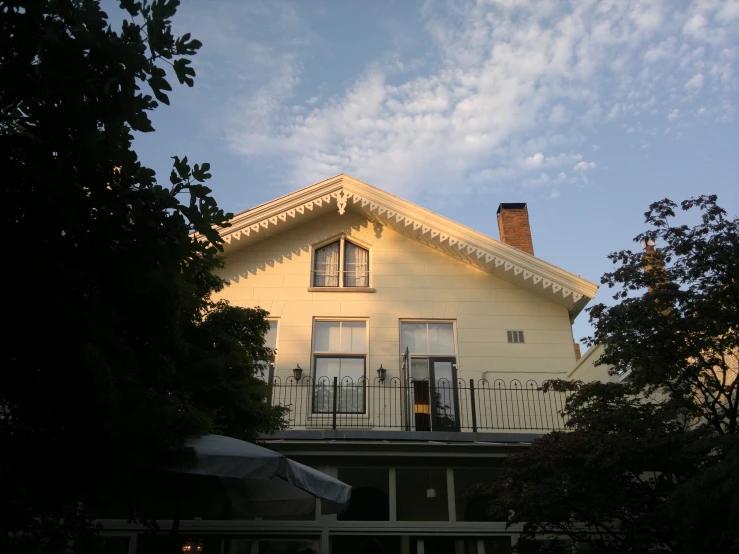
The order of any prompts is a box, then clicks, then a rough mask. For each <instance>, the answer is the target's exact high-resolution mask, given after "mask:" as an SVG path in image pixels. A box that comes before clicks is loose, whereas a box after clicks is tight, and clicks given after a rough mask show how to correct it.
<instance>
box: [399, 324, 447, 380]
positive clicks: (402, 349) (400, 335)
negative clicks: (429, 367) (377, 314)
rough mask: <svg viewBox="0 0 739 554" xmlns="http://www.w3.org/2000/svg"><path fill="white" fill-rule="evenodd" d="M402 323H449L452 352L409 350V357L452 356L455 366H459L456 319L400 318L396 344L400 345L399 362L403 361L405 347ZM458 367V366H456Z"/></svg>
mask: <svg viewBox="0 0 739 554" xmlns="http://www.w3.org/2000/svg"><path fill="white" fill-rule="evenodd" d="M404 323H451V324H452V334H453V335H454V352H447V353H444V354H414V353H413V352H409V356H410V357H411V358H449V357H454V359H455V360H456V364H457V366H459V354H458V352H459V344H458V340H457V320H456V319H446V318H445V319H430V318H424V319H400V320H399V322H398V344H399V345H400V363H401V365H402V363H403V354H405V348H403V324H404ZM458 369H459V368H458Z"/></svg>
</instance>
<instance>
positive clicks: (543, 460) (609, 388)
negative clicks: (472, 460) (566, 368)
mask: <svg viewBox="0 0 739 554" xmlns="http://www.w3.org/2000/svg"><path fill="white" fill-rule="evenodd" d="M675 208H677V206H676V205H675V204H674V203H673V202H671V201H670V200H662V201H660V202H656V203H654V204H652V205H651V206H650V209H649V211H648V212H647V213H646V214H645V216H646V222H647V224H648V225H649V229H648V231H647V232H645V233H643V234H641V235H639V236H637V237H636V239H635V240H636V241H638V242H641V241H644V242H645V243H646V244H649V242H648V241H650V240H653V241H656V242H657V243H658V244H660V245H662V248H660V249H659V250H656V251H651V250H648V251H647V252H631V251H628V250H627V251H623V252H618V253H614V254H611V256H610V258H611V260H613V262H614V263H615V264H617V267H616V269H615V270H614V271H613V272H611V273H607V274H606V275H605V276H604V277H603V279H602V282H603V283H604V284H607V285H608V286H609V287H615V288H617V291H616V294H615V296H614V298H615V299H617V300H619V302H618V303H617V304H615V305H613V306H606V305H604V304H598V305H596V306H594V307H593V308H591V309H590V317H591V322H592V323H593V324H594V326H595V334H594V336H593V337H591V338H589V339H588V341H589V343H590V344H591V345H592V344H594V343H598V344H601V345H603V352H604V353H603V355H602V356H601V358H600V359H599V360H598V363H601V364H607V365H609V366H610V372H611V373H612V374H619V375H623V376H625V377H626V379H625V382H622V383H598V382H594V383H587V384H586V383H582V382H579V381H578V382H566V381H553V382H549V383H547V385H546V386H547V387H548V388H549V389H552V390H569V391H571V395H570V396H569V397H568V401H567V404H566V408H565V410H564V411H565V415H567V416H568V417H569V421H568V426H569V427H570V430H569V431H568V432H555V433H551V434H549V435H546V436H544V437H541V438H539V439H537V440H536V441H534V443H533V444H532V446H531V448H530V449H528V450H527V451H526V452H524V453H522V454H520V455H517V456H514V457H512V458H511V459H510V460H509V462H508V464H507V470H506V471H505V474H504V477H503V478H502V479H501V480H500V481H499V482H497V483H496V484H495V486H493V487H491V488H488V489H487V490H485V491H483V493H482V494H484V495H486V496H487V497H488V498H489V500H490V501H491V506H493V507H494V508H495V509H497V510H501V509H503V510H505V511H506V513H508V514H509V516H508V522H509V524H522V525H523V534H522V540H521V543H520V544H521V551H525V550H526V548H527V545H531V544H532V541H536V540H542V539H546V538H549V537H559V538H560V539H562V538H566V539H569V540H570V541H571V542H572V544H573V547H574V548H575V549H576V550H579V549H580V548H583V549H586V550H587V551H588V552H598V553H616V552H618V553H634V554H636V553H639V554H641V553H656V552H674V553H691V552H714V553H724V552H737V551H739V471H738V470H739V435H738V434H737V402H738V398H737V387H738V386H739V381H738V379H737V367H738V366H737V353H738V352H739V345H738V344H737V333H738V332H739V321H738V318H737V313H739V273H738V272H739V221H738V220H737V219H736V218H734V219H730V218H729V217H728V216H727V214H726V212H725V211H724V210H723V209H721V208H720V207H719V206H718V204H717V203H716V197H715V196H702V197H700V198H697V199H692V200H687V201H685V202H683V203H682V208H683V210H686V211H687V210H692V209H696V208H697V209H698V210H699V211H700V213H701V220H700V223H699V224H698V225H696V226H694V227H688V226H687V225H671V219H672V218H674V217H676V214H675ZM544 544H546V543H544ZM555 550H556V547H554V546H553V547H552V548H551V549H550V551H555Z"/></svg>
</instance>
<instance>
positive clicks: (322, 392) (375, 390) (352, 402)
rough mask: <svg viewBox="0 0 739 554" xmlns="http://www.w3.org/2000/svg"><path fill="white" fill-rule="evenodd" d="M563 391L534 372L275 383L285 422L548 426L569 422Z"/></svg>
mask: <svg viewBox="0 0 739 554" xmlns="http://www.w3.org/2000/svg"><path fill="white" fill-rule="evenodd" d="M566 398H567V393H564V392H555V391H547V392H545V391H544V390H542V388H541V387H540V386H539V385H538V384H537V383H536V382H535V381H531V380H529V381H526V382H525V383H522V382H521V381H518V380H513V381H510V382H509V383H505V382H504V381H502V380H500V379H496V380H493V381H487V380H479V381H477V382H475V381H474V380H473V379H470V380H469V381H464V380H462V379H459V380H457V381H456V382H452V381H447V380H444V379H442V380H438V381H436V382H430V381H429V380H422V381H416V380H413V379H410V380H401V379H399V378H397V377H395V378H392V379H387V380H385V381H381V380H380V379H378V378H376V379H374V381H372V382H369V381H368V380H366V379H360V380H358V381H354V380H352V379H350V378H344V379H338V378H336V377H334V378H333V379H329V378H326V377H322V378H320V379H319V380H318V381H314V380H313V379H312V378H311V377H304V378H302V379H300V380H299V381H296V380H295V379H293V378H292V377H289V378H288V379H286V380H285V381H284V382H283V381H282V380H281V379H280V378H279V377H277V378H275V379H274V381H273V385H272V403H273V404H274V405H278V406H283V407H285V408H287V412H286V414H285V418H286V420H285V423H286V427H287V428H288V429H376V430H403V431H473V432H478V431H486V432H489V431H539V432H547V431H551V430H564V429H565V428H566V422H567V420H566V418H565V417H564V416H563V414H562V410H563V408H564V406H565V401H566Z"/></svg>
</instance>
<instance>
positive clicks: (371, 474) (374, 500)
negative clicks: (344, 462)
mask: <svg viewBox="0 0 739 554" xmlns="http://www.w3.org/2000/svg"><path fill="white" fill-rule="evenodd" d="M388 473H389V472H388V470H387V468H369V467H362V468H343V467H340V468H339V476H338V478H339V481H343V482H344V483H346V484H347V485H351V487H352V496H351V500H350V501H349V508H348V509H347V511H346V512H344V513H342V514H339V515H338V516H337V519H338V520H339V521H390V480H389V479H390V478H389V476H388ZM342 552H343V551H342Z"/></svg>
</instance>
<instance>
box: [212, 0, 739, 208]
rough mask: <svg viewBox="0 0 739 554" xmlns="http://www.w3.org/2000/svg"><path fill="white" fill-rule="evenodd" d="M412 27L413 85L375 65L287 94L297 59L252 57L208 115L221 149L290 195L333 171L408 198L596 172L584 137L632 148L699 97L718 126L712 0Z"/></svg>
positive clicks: (719, 81) (730, 79) (402, 66)
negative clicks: (416, 30) (276, 180)
mask: <svg viewBox="0 0 739 554" xmlns="http://www.w3.org/2000/svg"><path fill="white" fill-rule="evenodd" d="M422 13H423V16H424V18H425V24H426V29H427V32H428V36H429V37H430V40H431V41H432V43H433V48H432V49H431V51H430V52H429V54H428V60H429V63H427V64H426V65H425V66H424V70H425V71H426V72H425V73H419V72H418V71H415V70H409V69H408V67H409V66H410V65H412V64H411V63H410V61H412V60H404V59H402V57H399V55H398V54H396V53H393V54H392V55H378V56H377V59H376V60H375V61H373V62H372V63H370V64H368V65H367V66H365V67H362V68H359V73H358V74H357V75H356V77H354V78H352V79H350V80H349V81H348V82H347V83H344V84H342V85H341V86H339V87H334V88H329V89H328V91H327V90H321V91H316V90H308V91H302V92H301V90H300V89H301V87H302V86H304V75H303V71H304V65H305V63H304V61H305V59H306V56H307V55H308V54H307V51H309V49H307V48H305V46H304V45H301V46H300V47H296V48H293V49H290V48H288V49H287V50H283V51H280V52H271V51H269V49H267V51H266V52H265V53H264V55H263V58H264V62H263V63H264V64H267V65H271V66H272V71H271V74H270V78H269V79H266V80H264V81H263V83H264V84H263V85H262V86H260V87H259V88H258V89H256V90H254V89H253V88H251V89H248V91H247V92H246V93H241V92H239V93H235V94H234V99H233V100H232V101H231V102H230V103H228V104H227V106H226V107H225V108H224V111H227V116H224V118H223V119H224V123H223V126H224V129H225V131H224V132H225V135H226V136H227V139H228V141H229V144H230V146H231V148H233V149H234V150H235V151H237V152H239V153H242V154H244V155H246V156H250V157H251V156H260V157H272V158H275V159H277V160H279V165H280V167H282V168H283V172H284V177H285V181H286V184H287V186H289V187H291V188H292V187H294V186H305V185H307V184H309V183H311V182H314V181H317V180H320V179H322V178H325V177H326V176H329V175H332V174H335V173H339V172H346V173H349V174H353V175H356V176H357V177H359V178H361V179H364V180H366V181H368V182H370V183H375V184H377V185H379V186H381V187H383V188H387V189H390V190H392V191H395V192H400V193H403V194H405V195H407V196H411V197H412V196H415V195H417V194H420V193H421V192H424V191H429V190H435V191H438V190H447V188H445V187H441V186H440V185H442V184H446V183H450V182H452V183H460V182H465V181H468V182H470V183H472V184H474V185H475V186H483V185H486V184H490V183H498V182H510V183H524V182H528V181H526V180H527V179H528V180H529V181H537V180H538V181H541V180H542V179H543V177H542V175H547V179H551V181H552V182H554V181H556V180H557V179H559V176H560V175H564V172H559V173H558V174H557V177H554V178H551V177H549V174H548V173H546V172H544V173H542V169H544V168H551V169H548V171H551V174H552V175H555V172H557V171H559V169H561V168H566V167H572V168H573V170H574V171H576V172H578V174H580V175H582V174H583V173H584V172H585V171H586V170H590V169H594V168H596V164H595V162H586V161H585V160H583V159H582V155H581V154H577V153H576V152H578V151H582V148H584V147H585V148H586V147H587V146H586V145H587V144H589V142H586V141H588V137H592V130H593V126H594V125H612V124H610V123H609V120H616V121H617V123H618V124H619V125H620V124H621V123H623V127H622V129H623V130H620V131H619V130H617V131H616V132H619V133H627V134H628V133H633V134H634V135H635V136H636V137H639V135H640V134H641V135H643V134H647V133H648V132H649V129H653V128H654V127H655V126H656V125H658V123H657V122H658V121H660V120H661V118H662V117H663V114H665V113H667V114H668V115H667V119H668V120H673V119H676V118H677V117H678V116H679V115H680V109H678V108H676V107H675V106H680V108H682V109H683V111H684V112H685V113H691V112H694V111H695V110H696V109H697V106H691V105H686V104H687V103H689V102H693V101H694V100H695V98H696V97H697V95H696V94H695V93H696V92H697V91H699V90H701V91H702V95H703V96H709V95H710V98H703V97H701V102H707V101H710V102H711V104H712V105H715V106H723V109H722V112H721V115H717V116H716V117H724V118H731V117H733V111H734V108H733V105H734V102H735V100H734V96H735V93H736V88H737V87H738V86H739V85H737V79H736V76H735V68H736V63H737V58H738V57H739V55H738V54H737V48H736V47H735V46H734V45H733V44H732V42H731V40H729V39H730V38H731V37H733V36H734V35H732V34H731V33H730V32H729V30H728V29H729V27H728V26H726V27H722V25H723V24H722V23H721V22H722V21H724V22H725V21H733V20H734V18H735V14H734V11H733V8H729V9H727V8H726V7H725V6H723V5H722V3H721V2H717V1H716V0H695V1H693V2H692V3H691V4H690V5H688V6H687V7H686V8H685V9H684V10H680V9H674V7H673V6H672V4H671V3H670V2H669V1H668V0H652V1H651V2H646V1H640V0H633V1H627V0H624V1H618V2H600V3H596V2H590V1H587V2H586V1H582V0H563V1H562V2H542V1H533V0H531V1H520V2H513V1H503V0H496V1H493V0H477V1H475V2H473V1H461V2H454V1H451V0H449V1H447V0H427V2H426V3H425V5H424V7H423V10H422ZM431 62H433V63H431ZM414 63H415V62H414ZM416 65H417V64H416ZM432 67H433V68H435V69H434V70H433V71H432V70H431V69H430V68H432ZM242 71H244V69H243V68H242ZM709 83H710V86H709ZM704 85H706V86H704ZM329 91H330V93H329ZM301 94H302V98H303V99H302V100H300V98H301ZM301 104H302V107H303V109H294V108H293V107H294V106H296V105H301ZM717 109H718V108H717ZM613 127H614V129H618V128H617V127H615V126H613ZM590 140H592V138H591V139H590ZM598 148H599V147H598V146H597V145H592V150H593V152H595V151H597V150H598ZM557 152H560V153H557ZM555 168H556V169H555ZM565 178H566V176H565V177H563V178H562V181H560V182H563V181H564V179H565ZM591 178H592V177H591ZM453 192H456V189H455V190H449V193H453Z"/></svg>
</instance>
